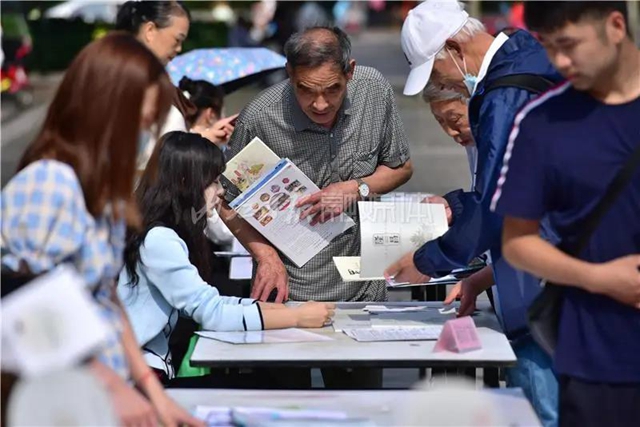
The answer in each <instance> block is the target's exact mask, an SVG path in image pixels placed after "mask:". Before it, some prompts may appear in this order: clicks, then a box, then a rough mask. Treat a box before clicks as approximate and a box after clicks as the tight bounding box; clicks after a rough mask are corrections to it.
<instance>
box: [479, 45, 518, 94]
mask: <svg viewBox="0 0 640 427" xmlns="http://www.w3.org/2000/svg"><path fill="white" fill-rule="evenodd" d="M507 40H509V36H507V35H506V34H505V33H500V34H498V35H497V36H496V38H495V39H494V40H493V43H491V46H489V50H488V51H487V53H486V54H485V55H484V59H483V60H482V64H481V65H480V71H479V72H478V80H477V81H476V85H475V86H474V88H473V91H474V92H475V91H476V88H477V87H478V84H479V83H480V82H481V81H482V79H484V76H486V75H487V70H488V69H489V65H490V64H491V60H492V59H493V57H494V56H495V54H496V53H497V52H498V51H499V50H500V48H501V47H502V45H503V44H505V42H506V41H507Z"/></svg>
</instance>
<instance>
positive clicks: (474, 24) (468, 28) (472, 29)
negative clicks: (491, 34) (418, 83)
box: [435, 2, 487, 61]
mask: <svg viewBox="0 0 640 427" xmlns="http://www.w3.org/2000/svg"><path fill="white" fill-rule="evenodd" d="M458 5H459V6H460V9H461V10H464V4H462V3H460V2H458ZM483 32H485V33H486V32H487V29H486V28H485V26H484V24H483V23H482V22H480V21H479V20H477V19H476V18H473V17H471V16H470V17H469V19H467V22H465V23H464V26H463V27H462V28H461V29H460V31H458V32H457V33H456V34H455V35H454V36H453V37H450V38H451V40H455V41H457V42H458V43H466V42H468V41H469V40H471V39H472V38H473V36H475V35H476V34H479V33H483ZM447 57H448V54H447V51H446V49H445V48H444V47H443V48H442V49H440V52H438V53H436V56H435V60H436V61H437V60H439V59H446V58H447Z"/></svg>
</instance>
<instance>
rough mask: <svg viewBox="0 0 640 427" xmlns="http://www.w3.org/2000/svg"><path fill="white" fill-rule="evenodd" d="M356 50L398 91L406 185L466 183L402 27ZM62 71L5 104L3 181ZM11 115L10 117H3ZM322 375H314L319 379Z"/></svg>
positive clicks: (389, 382)
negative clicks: (27, 96) (14, 107)
mask: <svg viewBox="0 0 640 427" xmlns="http://www.w3.org/2000/svg"><path fill="white" fill-rule="evenodd" d="M353 56H354V58H355V59H356V61H357V63H359V64H362V65H369V66H373V67H375V68H377V69H379V70H380V71H381V72H382V73H383V74H384V75H385V76H386V77H387V78H388V79H389V81H390V82H391V84H392V85H393V86H394V89H395V91H396V99H397V102H398V106H399V110H400V114H401V116H402V119H403V122H404V124H405V128H406V131H407V134H408V136H409V141H410V143H411V158H412V160H413V164H414V170H415V172H414V174H413V178H412V179H411V181H409V182H408V183H407V184H405V185H404V186H403V187H402V188H401V189H400V190H402V191H420V192H432V193H436V194H442V193H444V192H447V191H449V190H452V189H456V188H460V187H465V188H466V187H467V186H468V183H469V171H468V166H467V161H466V156H465V154H464V151H463V149H462V148H460V147H459V146H457V145H456V144H455V143H454V142H453V141H452V140H451V139H449V138H448V137H447V136H446V135H444V134H443V133H442V131H441V130H440V128H439V126H438V124H437V123H436V122H435V120H434V119H433V118H432V116H431V114H430V113H429V110H428V108H427V106H426V105H425V104H424V102H423V101H422V100H421V99H420V97H413V98H408V97H405V96H403V95H402V87H403V84H404V78H405V76H406V74H407V73H408V65H407V63H406V60H405V58H404V55H403V53H402V50H401V49H400V37H399V32H398V31H375V32H368V33H365V34H362V35H361V36H359V37H358V38H355V39H354V40H353ZM59 80H60V76H49V77H44V78H38V79H34V85H35V87H36V105H35V106H34V107H33V108H31V109H30V110H28V111H25V112H23V113H21V114H19V115H18V116H17V117H15V114H14V113H15V112H14V111H11V109H10V108H7V107H9V106H8V105H2V113H3V114H2V115H3V122H2V126H1V132H0V141H1V162H2V169H1V174H2V185H3V186H4V184H5V183H6V182H7V181H8V179H9V178H10V177H11V176H12V175H13V173H14V171H15V167H16V163H17V161H18V160H19V158H20V156H21V155H22V152H23V151H24V149H25V147H26V146H27V145H28V143H29V142H30V141H31V140H33V138H34V137H35V136H36V133H37V131H38V129H39V127H40V125H41V124H42V121H43V120H44V117H45V114H46V108H47V103H48V102H50V99H51V98H52V96H53V93H54V91H55V88H56V84H57V82H59ZM257 92H258V90H257V89H254V88H249V89H245V90H242V91H239V92H237V93H235V94H233V95H231V96H230V97H228V99H227V100H226V110H227V111H228V112H229V113H233V112H236V111H239V110H240V109H241V108H242V106H243V105H244V104H245V103H246V102H247V101H248V100H250V99H251V98H252V97H253V96H255V94H256V93H257ZM11 115H13V116H14V117H12V118H10V119H5V118H6V117H9V116H11ZM392 299H394V300H406V299H409V293H408V291H402V292H398V293H393V294H392ZM417 378H418V376H417V370H397V369H396V370H387V371H385V387H407V386H409V385H411V384H412V383H413V382H415V381H416V380H417ZM318 381H320V379H319V375H314V383H315V384H316V385H317V384H318Z"/></svg>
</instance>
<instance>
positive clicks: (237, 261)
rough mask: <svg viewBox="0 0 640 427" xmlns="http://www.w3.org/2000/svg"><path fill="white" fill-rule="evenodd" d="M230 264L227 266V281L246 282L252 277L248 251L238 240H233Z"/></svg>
mask: <svg viewBox="0 0 640 427" xmlns="http://www.w3.org/2000/svg"><path fill="white" fill-rule="evenodd" d="M230 253H232V254H234V255H232V256H233V258H231V264H230V265H229V279H231V280H248V279H251V276H252V275H253V259H252V258H251V256H250V255H249V251H247V250H246V249H245V247H244V246H242V244H241V243H240V241H239V240H238V239H235V238H234V239H233V244H232V245H231V252H230Z"/></svg>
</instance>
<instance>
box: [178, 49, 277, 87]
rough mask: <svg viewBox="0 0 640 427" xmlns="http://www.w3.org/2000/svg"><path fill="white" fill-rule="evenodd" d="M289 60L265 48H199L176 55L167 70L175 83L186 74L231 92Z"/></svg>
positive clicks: (193, 78)
mask: <svg viewBox="0 0 640 427" xmlns="http://www.w3.org/2000/svg"><path fill="white" fill-rule="evenodd" d="M286 62H287V60H286V58H285V57H284V56H282V55H280V54H278V53H276V52H274V51H272V50H269V49H266V48H262V47H260V48H244V47H234V48H213V49H196V50H192V51H190V52H188V53H185V54H184V55H180V56H178V57H176V58H174V59H173V61H171V62H170V63H169V65H168V66H167V72H168V73H169V76H170V77H171V81H172V82H173V84H174V85H176V86H177V85H178V83H179V82H180V79H181V78H182V77H183V76H187V77H189V78H190V79H192V80H206V81H208V82H209V83H212V84H214V85H217V86H220V85H221V86H222V87H223V88H224V89H225V92H226V93H230V92H232V91H233V90H236V89H238V88H239V87H241V86H243V85H245V84H249V83H251V82H253V81H255V78H260V76H262V75H264V74H265V73H267V72H271V71H274V70H277V69H280V68H283V67H284V65H285V63H286Z"/></svg>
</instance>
